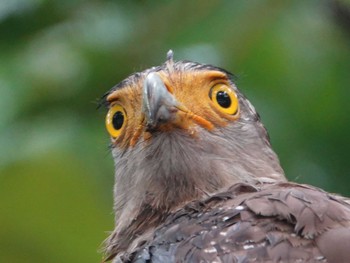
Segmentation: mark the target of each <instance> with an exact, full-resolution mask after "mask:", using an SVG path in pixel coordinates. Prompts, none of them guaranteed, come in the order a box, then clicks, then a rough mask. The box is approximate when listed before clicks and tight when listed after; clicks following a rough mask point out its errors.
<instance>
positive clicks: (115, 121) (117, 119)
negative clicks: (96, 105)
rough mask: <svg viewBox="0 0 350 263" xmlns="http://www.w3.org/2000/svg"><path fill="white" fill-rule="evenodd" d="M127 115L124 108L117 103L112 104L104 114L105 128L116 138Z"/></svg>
mask: <svg viewBox="0 0 350 263" xmlns="http://www.w3.org/2000/svg"><path fill="white" fill-rule="evenodd" d="M126 119H127V116H126V113H125V110H124V108H123V107H122V106H121V105H119V104H114V105H113V106H112V107H111V108H110V109H109V110H108V112H107V115H106V128H107V131H108V133H109V134H110V135H111V136H112V137H113V138H117V137H118V136H119V135H120V133H121V131H122V130H123V127H124V126H125V122H126Z"/></svg>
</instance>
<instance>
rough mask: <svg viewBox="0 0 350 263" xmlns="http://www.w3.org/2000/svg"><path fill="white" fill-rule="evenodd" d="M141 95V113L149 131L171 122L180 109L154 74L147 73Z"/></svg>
mask: <svg viewBox="0 0 350 263" xmlns="http://www.w3.org/2000/svg"><path fill="white" fill-rule="evenodd" d="M142 95H143V99H142V103H143V104H142V111H143V113H144V114H145V119H146V125H147V129H149V130H152V129H155V128H156V127H158V126H159V125H161V124H164V123H169V122H171V121H173V120H174V118H175V115H176V112H177V111H178V109H179V108H180V107H181V105H180V103H179V102H178V101H177V100H176V99H175V97H174V96H173V95H172V94H171V93H170V92H169V91H168V89H167V87H166V86H165V84H164V82H163V80H162V79H161V78H160V76H159V75H158V73H156V72H151V73H149V74H148V75H147V77H146V78H145V81H144V84H143V94H142Z"/></svg>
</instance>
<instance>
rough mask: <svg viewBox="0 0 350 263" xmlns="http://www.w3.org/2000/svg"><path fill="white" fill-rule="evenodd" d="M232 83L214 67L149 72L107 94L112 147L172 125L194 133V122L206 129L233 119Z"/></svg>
mask: <svg viewBox="0 0 350 263" xmlns="http://www.w3.org/2000/svg"><path fill="white" fill-rule="evenodd" d="M232 85H233V84H232V83H230V80H229V79H228V77H227V75H226V74H224V73H223V72H220V71H217V70H207V71H197V72H196V71H194V72H191V71H188V72H181V71H171V73H170V74H169V73H168V72H165V71H159V72H150V73H148V74H147V75H146V76H145V77H144V78H141V79H140V80H139V81H138V83H137V84H136V85H135V84H134V85H130V86H126V87H124V88H122V89H117V90H115V91H114V92H112V93H111V94H109V95H108V96H107V101H108V102H109V103H110V109H109V111H108V113H107V116H106V127H107V130H108V131H109V133H110V135H111V137H112V141H113V144H114V145H115V146H117V147H121V148H128V147H134V146H135V144H136V143H137V142H138V141H139V139H140V137H143V139H146V140H148V139H150V140H151V137H152V136H157V134H159V133H164V132H165V133H170V132H172V131H173V130H175V129H176V130H179V132H180V133H184V134H190V135H192V136H196V134H197V132H198V130H197V128H198V127H197V126H199V127H201V128H204V129H206V130H207V131H211V130H213V129H214V128H215V127H224V126H226V125H227V124H228V123H229V122H230V121H235V120H236V119H237V118H238V117H239V103H238V97H237V94H236V92H235V91H234V89H233V88H232V87H231V86H232Z"/></svg>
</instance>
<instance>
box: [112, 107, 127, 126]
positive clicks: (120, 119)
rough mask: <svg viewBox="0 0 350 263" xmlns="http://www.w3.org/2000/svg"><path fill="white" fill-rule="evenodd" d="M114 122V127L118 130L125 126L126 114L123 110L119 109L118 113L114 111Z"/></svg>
mask: <svg viewBox="0 0 350 263" xmlns="http://www.w3.org/2000/svg"><path fill="white" fill-rule="evenodd" d="M112 123H113V127H114V129H116V130H119V129H120V128H121V127H122V126H123V123H124V115H123V113H122V112H121V111H117V112H116V113H114V115H113V121H112Z"/></svg>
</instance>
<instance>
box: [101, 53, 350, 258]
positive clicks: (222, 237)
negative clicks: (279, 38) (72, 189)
mask: <svg viewBox="0 0 350 263" xmlns="http://www.w3.org/2000/svg"><path fill="white" fill-rule="evenodd" d="M235 82H236V78H235V76H234V75H233V74H231V73H230V72H228V71H226V70H225V69H223V68H220V67H216V66H212V65H207V64H201V63H197V62H191V61H186V60H180V61H174V58H173V52H172V51H171V50H170V51H169V52H168V53H167V58H166V61H165V62H164V63H163V64H161V65H160V66H155V67H151V68H149V69H146V70H144V71H142V72H137V73H134V74H132V75H130V76H129V77H127V78H126V79H125V80H123V81H121V82H120V83H119V84H117V85H115V86H114V87H113V88H112V89H111V90H110V91H108V92H107V93H106V94H105V95H103V97H102V102H101V103H102V104H104V105H105V106H106V107H107V114H106V119H105V125H106V129H107V131H108V133H109V135H110V136H109V137H110V140H111V146H110V148H111V152H112V156H113V160H114V167H115V185H114V190H113V195H114V207H113V209H114V214H115V228H114V230H113V231H112V232H111V233H110V235H109V237H108V238H107V239H106V240H105V241H104V244H103V246H104V261H112V262H114V263H115V262H137V263H142V262H242V263H243V262H350V254H349V252H348V251H350V201H349V199H348V198H346V197H343V196H340V195H337V194H332V193H328V192H326V191H324V190H322V189H320V188H317V187H314V186H311V185H306V184H299V183H295V182H291V181H288V180H287V178H286V176H285V173H284V170H283V169H282V167H281V165H280V161H279V159H278V156H277V154H276V153H275V152H274V150H273V149H272V147H271V143H270V139H269V135H268V133H267V130H266V128H265V127H264V125H263V124H262V122H261V118H260V116H259V114H258V113H257V111H256V110H255V108H254V106H253V105H252V104H251V102H250V101H249V100H248V99H247V98H246V97H245V96H244V95H243V94H242V92H241V91H240V90H239V89H238V88H237V86H236V84H235Z"/></svg>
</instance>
